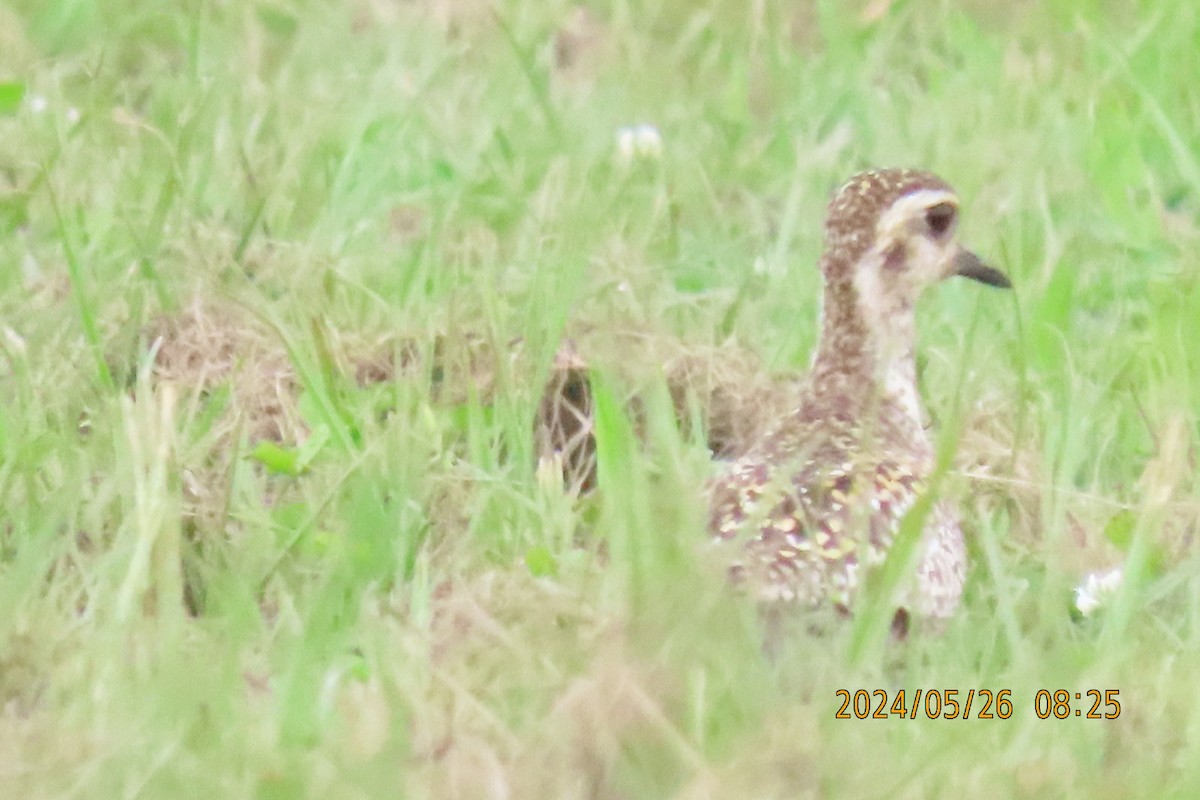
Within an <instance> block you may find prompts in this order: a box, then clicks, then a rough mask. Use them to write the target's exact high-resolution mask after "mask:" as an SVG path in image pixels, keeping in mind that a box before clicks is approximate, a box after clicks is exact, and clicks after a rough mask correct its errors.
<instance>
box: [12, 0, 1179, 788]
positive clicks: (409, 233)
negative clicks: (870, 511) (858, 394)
mask: <svg viewBox="0 0 1200 800" xmlns="http://www.w3.org/2000/svg"><path fill="white" fill-rule="evenodd" d="M1198 17H1200V9H1198V7H1197V6H1196V4H1195V3H1193V2H1191V1H1190V0H1166V2H1162V3H1158V4H1153V5H1151V4H1141V3H1134V2H1128V3H1126V2H1100V0H1085V2H1073V1H1071V2H1069V1H1068V0H1054V1H1052V2H1041V3H1033V2H1016V3H993V2H964V3H961V4H955V3H950V2H934V3H918V2H903V0H897V2H890V3H889V2H879V1H876V2H871V3H869V4H856V3H838V2H832V0H828V1H826V2H817V3H815V4H808V3H783V2H768V1H767V0H756V1H755V2H741V1H740V0H739V1H738V2H733V1H730V2H712V3H688V2H682V1H681V0H660V1H659V2H647V3H627V2H621V1H620V0H617V1H616V2H611V3H596V4H590V5H588V6H585V7H576V6H572V5H570V4H568V3H564V2H557V1H552V2H544V3H539V2H524V0H518V1H514V2H501V3H497V4H495V5H494V6H490V5H488V4H487V3H485V2H482V0H461V2H455V0H412V1H411V2H399V1H397V2H385V0H349V1H348V2H345V3H332V2H330V3H323V2H315V0H313V1H310V0H297V1H296V2H282V1H281V2H267V1H265V0H264V2H252V1H249V2H222V3H201V2H184V3H178V4H170V5H162V4H146V3H136V2H132V0H114V1H113V2H109V3H104V4H99V3H89V2H82V1H81V0H52V1H51V2H37V3H34V2H23V0H18V2H16V3H15V4H8V5H5V6H3V7H0V334H2V336H0V355H2V357H0V796H3V797H6V798H67V797H77V798H85V797H86V798H92V797H126V798H134V797H137V798H161V797H222V798H241V797H246V798H262V799H263V800H266V799H267V798H292V797H298V798H303V797H312V798H367V797H372V798H373V797H437V798H455V797H461V798H527V797H556V798H560V797H561V798H574V797H579V798H584V797H588V798H592V797H595V798H643V797H644V798H658V797H681V798H708V797H714V798H718V797H728V798H745V797H762V798H776V797H778V798H785V797H786V798H792V797H843V796H844V797H869V796H885V795H886V796H888V797H944V796H957V797H964V796H965V797H974V796H982V795H985V794H986V795H988V796H1001V797H1003V796H1013V797H1063V796H1079V797H1093V798H1094V797H1101V798H1103V797H1112V798H1118V797H1120V798H1124V797H1132V796H1142V797H1194V796H1196V795H1195V792H1196V791H1197V787H1200V694H1198V693H1197V692H1196V686H1197V683H1198V681H1200V569H1198V567H1200V561H1198V559H1197V555H1196V547H1195V542H1194V536H1195V531H1196V525H1197V521H1198V518H1200V498H1198V496H1197V486H1196V483H1195V479H1194V465H1195V459H1196V452H1195V443H1196V436H1197V415H1196V409H1197V407H1198V403H1200V335H1197V326H1198V324H1200V323H1198V320H1200V260H1198V257H1197V255H1196V254H1197V252H1200V83H1197V80H1196V77H1197V76H1198V75H1200V18H1198ZM642 123H644V124H651V125H653V126H655V127H656V129H657V131H658V132H659V134H660V136H661V152H660V153H657V154H656V153H648V154H646V155H643V156H635V157H632V158H628V159H625V158H622V157H621V155H620V152H619V148H618V147H617V142H618V138H619V137H618V131H619V130H620V129H621V128H622V127H625V126H629V125H634V124H642ZM876 165H897V166H921V167H926V168H929V169H933V170H935V171H937V172H938V173H940V174H941V175H943V176H944V177H946V178H947V179H948V180H949V181H951V182H952V183H953V184H954V185H955V186H956V187H957V188H958V189H959V191H960V192H961V194H962V196H963V202H964V214H963V225H962V228H961V236H962V238H963V239H964V241H966V242H967V243H969V244H970V245H971V246H972V247H973V248H974V249H975V250H976V251H977V252H980V253H982V254H984V255H985V256H987V257H989V258H990V259H991V260H992V261H993V262H994V263H996V264H997V265H999V266H1002V267H1003V268H1004V269H1006V270H1007V271H1008V272H1009V273H1010V274H1011V276H1012V278H1013V282H1014V284H1015V285H1016V291H1015V292H1014V293H1012V294H1007V295H1006V294H1002V293H999V292H995V291H992V290H986V289H982V288H980V287H978V286H975V285H967V284H966V282H953V281H952V282H950V283H948V284H946V285H944V286H942V287H939V288H938V289H936V290H935V291H933V292H931V296H930V297H928V298H927V299H926V301H925V302H924V304H923V306H922V308H921V310H920V317H921V319H920V323H921V330H922V346H921V372H922V380H923V394H924V396H925V400H926V405H927V407H928V408H929V410H930V412H931V415H932V417H933V418H934V419H935V420H936V421H937V423H938V424H939V426H940V428H941V429H942V430H946V431H951V432H954V431H958V432H959V435H958V436H957V437H956V443H957V449H956V452H955V458H954V462H953V463H954V469H953V470H952V472H951V473H950V474H949V475H948V480H947V481H946V486H945V487H944V489H945V491H946V492H947V493H949V494H952V495H953V496H955V497H957V498H959V499H960V501H961V504H962V507H963V510H964V517H965V519H966V524H967V529H968V533H969V538H970V546H971V550H972V556H973V568H972V573H971V582H970V587H969V592H968V597H967V600H966V603H965V606H964V608H963V610H962V612H961V613H960V615H959V616H958V617H957V618H956V619H955V620H954V621H953V622H952V623H951V624H950V625H949V626H948V629H947V630H946V631H945V632H944V633H943V634H942V635H940V636H932V635H929V636H917V637H914V638H913V639H912V640H911V641H909V642H907V643H905V644H904V645H902V646H889V645H887V644H886V643H883V642H881V641H879V637H878V636H875V635H872V631H873V630H874V628H873V627H872V625H871V624H870V623H871V622H872V616H871V615H870V614H866V615H864V617H862V618H861V619H862V620H865V621H860V622H859V623H856V624H855V625H853V626H845V627H844V628H841V629H839V630H837V631H835V632H833V633H832V634H830V635H828V636H825V637H823V638H814V637H811V636H808V635H806V634H803V633H799V632H798V633H797V634H796V636H795V637H794V638H793V639H792V640H791V641H790V642H789V644H788V646H787V647H785V648H784V652H782V653H781V654H780V656H779V657H778V658H777V659H776V660H774V661H771V660H768V659H767V658H765V657H764V656H763V654H762V651H761V647H760V643H761V630H760V626H759V623H758V621H757V619H756V616H755V613H754V609H753V608H751V607H750V605H749V604H748V603H747V602H746V601H745V600H743V599H741V598H737V597H734V596H732V595H731V594H729V593H728V592H727V591H726V590H725V588H724V585H723V581H722V580H721V578H720V573H719V570H717V569H716V568H714V567H713V566H712V565H710V564H707V563H706V562H705V560H704V558H703V547H702V543H703V541H704V534H703V525H702V522H701V513H702V512H701V509H702V506H701V501H700V499H699V497H700V494H699V491H700V486H701V485H702V483H703V480H704V476H705V475H706V474H707V472H708V470H709V460H708V455H707V452H706V450H705V447H704V444H703V442H702V441H695V440H692V439H689V438H686V437H683V436H681V435H679V433H678V432H677V430H676V428H675V425H674V422H673V416H672V414H671V411H670V408H669V403H668V401H667V400H666V391H665V389H664V386H663V382H662V380H661V379H658V380H655V379H654V375H655V374H656V372H655V367H654V365H653V364H652V363H647V364H644V365H643V366H644V367H645V369H644V371H643V374H644V375H646V376H648V377H647V381H648V383H647V385H648V389H647V390H646V398H647V400H646V402H645V410H644V418H645V419H644V422H643V425H642V427H644V428H645V431H644V434H645V439H646V441H647V443H646V444H645V445H644V446H642V445H639V444H638V439H637V437H636V436H635V434H634V428H635V425H634V423H633V422H632V421H631V420H630V419H629V418H628V417H627V416H626V415H624V414H623V413H622V412H621V405H620V403H619V401H618V400H617V399H616V398H618V397H619V395H620V392H621V391H622V389H621V385H620V382H619V381H618V380H617V379H615V378H614V379H613V380H611V381H606V382H605V386H607V387H608V388H607V389H606V394H605V395H604V396H603V397H602V398H601V399H602V400H604V399H607V400H608V402H607V403H606V404H605V405H604V406H603V408H602V411H603V412H604V413H603V414H602V416H601V420H600V424H601V427H602V430H601V437H602V441H601V457H602V459H603V461H602V464H601V469H602V478H603V479H605V488H604V491H603V493H602V496H600V497H598V498H597V499H594V500H592V501H589V502H585V503H576V502H574V501H573V500H572V498H570V497H568V496H565V495H564V494H563V493H562V491H561V490H560V489H559V487H558V486H557V484H556V481H555V480H554V478H553V476H550V475H547V473H546V472H545V471H543V472H542V473H539V472H538V471H537V470H536V469H535V463H534V462H535V459H534V456H533V445H532V436H531V422H532V418H533V414H534V411H535V409H536V407H537V403H538V397H539V393H540V391H541V387H542V384H543V381H544V380H545V377H546V375H547V371H548V370H549V368H550V364H551V361H552V356H553V354H554V352H555V350H556V349H557V348H558V347H559V344H560V342H561V341H562V339H563V337H564V336H570V337H572V338H575V339H577V340H578V341H580V342H586V343H587V346H589V347H591V348H592V350H591V351H589V352H588V353H587V354H586V355H587V356H588V357H589V358H590V359H594V360H595V361H596V363H597V364H600V365H601V368H600V373H601V377H602V378H603V376H604V375H606V374H607V372H606V370H605V368H604V367H603V365H604V364H611V365H619V366H623V367H626V368H628V367H629V366H630V362H633V361H636V360H637V358H645V359H646V361H648V362H652V359H650V358H648V357H646V353H647V352H650V353H652V352H654V347H653V346H648V347H646V348H641V349H639V348H638V347H630V346H629V345H628V343H629V342H630V341H636V342H639V343H646V342H649V343H654V342H659V341H663V342H666V341H670V342H676V343H678V342H682V343H683V347H685V348H686V349H688V350H689V351H692V352H694V353H695V354H698V355H697V357H699V358H708V359H713V360H717V359H720V358H733V359H734V360H736V361H738V363H741V364H745V363H753V364H757V365H761V368H762V370H764V371H769V372H771V373H787V372H789V371H796V370H802V369H803V368H804V366H805V365H806V363H807V359H808V354H809V352H810V350H811V347H812V345H813V339H814V335H815V320H816V314H817V307H816V300H817V296H818V288H819V280H818V277H819V276H818V274H817V271H816V270H815V268H814V263H815V261H816V258H817V256H818V253H819V249H820V220H821V216H822V213H823V208H824V204H825V202H826V201H827V199H828V196H829V193H830V192H831V191H832V190H833V189H834V188H835V187H836V186H837V185H838V184H839V182H840V181H842V180H843V179H845V178H846V177H848V176H849V175H850V174H851V173H853V172H854V171H856V170H858V169H860V168H864V167H867V166H876ZM730 353H733V355H732V356H731V355H730ZM615 371H616V370H614V373H615ZM945 441H948V442H950V443H954V441H953V440H952V439H946V440H945ZM1114 565H1123V566H1124V574H1125V580H1124V582H1123V584H1122V586H1121V589H1120V590H1119V591H1118V592H1117V593H1116V594H1115V595H1114V596H1113V597H1112V598H1111V599H1110V602H1109V604H1108V605H1107V607H1106V608H1105V609H1103V610H1102V611H1100V612H1098V613H1097V614H1095V615H1093V616H1092V617H1089V618H1087V619H1078V618H1077V615H1073V614H1072V611H1071V609H1072V588H1073V587H1074V586H1075V585H1076V584H1077V583H1078V582H1079V581H1080V579H1081V577H1082V576H1083V575H1084V573H1086V572H1087V571H1088V570H1092V569H1098V568H1105V567H1108V566H1114ZM1043 688H1044V689H1050V690H1055V689H1060V688H1061V689H1066V690H1068V691H1070V692H1072V693H1074V692H1083V691H1086V690H1088V689H1099V690H1106V689H1115V690H1118V691H1119V698H1120V703H1121V709H1122V710H1121V714H1120V716H1119V718H1117V719H1115V720H1088V719H1083V718H1074V717H1073V716H1072V717H1071V718H1068V719H1065V720H1057V719H1054V718H1050V719H1046V720H1042V719H1039V718H1038V716H1037V715H1036V714H1035V708H1034V699H1035V693H1036V692H1037V691H1038V690H1039V689H1043ZM838 689H849V690H856V689H867V690H875V689H883V690H886V691H888V692H889V693H891V694H892V696H895V693H896V692H897V691H898V690H900V689H905V690H906V691H907V692H908V694H909V696H910V697H911V695H912V693H913V692H915V690H917V689H922V690H925V691H928V690H934V689H936V690H947V689H957V690H959V693H960V700H961V699H962V696H963V695H965V694H966V693H967V692H968V691H969V690H971V689H989V690H992V691H993V692H999V691H1000V690H1005V689H1007V690H1010V691H1011V701H1012V712H1011V716H1010V718H1008V719H992V720H984V719H976V718H975V717H976V716H977V714H978V711H979V710H980V709H979V707H978V703H977V704H976V708H975V710H974V711H973V712H972V718H971V719H969V720H961V719H959V720H953V721H950V720H943V719H936V720H929V719H924V718H920V719H904V720H898V719H889V720H886V721H884V720H870V719H868V720H858V719H851V720H848V721H847V720H837V719H835V712H836V710H837V708H838V706H839V705H840V701H839V700H838V698H837V696H836V694H835V693H836V691H837V690H838ZM1088 706H1090V703H1089V702H1088V701H1087V700H1086V699H1085V700H1083V701H1073V702H1072V708H1079V709H1081V710H1083V711H1085V712H1086V711H1087V708H1088ZM922 717H923V715H922Z"/></svg>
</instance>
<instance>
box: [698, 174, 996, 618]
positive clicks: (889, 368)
mask: <svg viewBox="0 0 1200 800" xmlns="http://www.w3.org/2000/svg"><path fill="white" fill-rule="evenodd" d="M958 205H959V201H958V196H957V195H956V194H955V192H954V190H953V189H951V187H950V186H949V185H948V184H947V183H946V182H945V181H943V180H942V179H941V178H939V177H937V176H936V175H933V174H931V173H928V172H921V171H916V170H907V169H885V170H875V171H871V172H863V173H861V174H859V175H856V176H854V177H853V178H851V179H850V181H849V182H848V183H846V184H845V185H844V186H842V188H841V189H839V190H838V191H837V193H836V194H835V195H834V197H833V200H832V201H831V202H830V205H829V209H828V215H827V217H826V220H825V250H824V254H823V255H822V256H821V260H820V266H821V272H822V275H823V279H824V299H823V305H822V321H821V332H820V341H819V343H818V346H817V350H816V354H815V356H814V357H813V362H812V369H811V370H810V373H809V375H808V378H807V380H806V381H805V382H804V383H803V387H802V388H801V390H800V393H799V398H798V403H797V404H796V405H795V407H794V409H793V410H791V411H790V412H789V413H787V414H786V415H784V416H783V417H782V418H781V419H779V420H777V422H776V423H775V424H774V425H773V426H772V427H771V428H770V429H769V431H768V432H767V433H766V434H765V435H764V436H763V438H762V439H761V440H760V441H759V442H758V443H757V444H756V445H754V446H753V447H752V448H751V449H750V451H749V452H748V453H747V454H746V455H745V456H743V457H742V458H740V459H738V460H737V461H735V462H733V463H731V464H730V465H728V467H727V468H726V469H725V470H724V471H723V473H722V474H721V475H720V476H719V477H718V478H717V479H716V480H715V481H714V482H713V483H712V485H711V487H710V490H711V491H710V495H709V497H710V517H709V527H710V532H711V534H712V536H713V537H715V539H716V540H717V541H718V542H722V543H723V545H722V546H729V547H732V548H733V553H732V554H731V559H732V562H733V563H732V566H731V567H730V574H731V577H732V578H733V580H734V581H735V582H736V583H739V584H741V585H744V586H746V587H747V588H748V589H749V590H750V591H751V592H752V593H753V594H754V595H755V596H756V597H757V598H758V599H760V600H763V601H768V602H770V601H787V602H790V603H793V604H796V605H802V606H807V607H819V606H827V607H828V606H832V607H833V608H836V609H838V610H840V611H847V612H848V611H850V610H852V608H853V605H854V599H855V597H856V594H857V592H858V588H859V586H860V585H861V582H862V578H863V574H864V570H869V569H870V568H872V567H875V566H878V565H879V564H881V563H882V562H883V561H884V559H885V558H886V556H887V554H888V552H889V548H890V547H891V545H892V542H893V539H894V537H895V535H896V532H897V530H898V528H899V526H900V522H901V520H902V518H903V517H904V515H905V514H906V513H907V512H908V511H909V509H911V508H912V507H913V504H914V502H915V501H916V499H917V498H918V497H919V496H920V494H921V492H922V491H924V489H925V486H926V483H927V481H928V479H929V477H930V475H931V473H932V472H933V469H934V450H933V445H932V443H931V441H930V437H929V434H928V433H927V432H926V428H925V424H924V421H923V419H922V412H921V405H920V402H919V399H918V393H917V382H916V364H915V358H914V345H915V339H916V331H915V320H914V306H915V305H916V302H917V299H918V297H919V296H920V294H921V292H922V291H923V290H924V289H925V288H926V287H927V286H930V285H932V284H934V283H937V282H939V281H941V280H942V279H944V278H947V277H950V276H952V275H963V276H966V277H968V278H973V279H975V280H977V281H981V282H983V283H985V284H990V285H991V286H997V287H1002V288H1009V287H1010V286H1011V284H1010V283H1009V280H1008V278H1007V276H1005V274H1004V273H1003V272H1001V271H999V270H997V269H994V268H992V267H990V266H987V265H985V264H984V263H983V262H982V261H981V260H980V259H979V258H978V257H977V256H976V255H975V254H973V253H972V252H970V251H969V250H966V249H964V248H963V247H962V246H961V245H959V244H958V242H957V240H956V239H955V229H956V223H957V220H958ZM966 572H967V553H966V547H965V545H964V542H963V535H962V530H961V527H960V525H959V520H958V517H957V515H956V513H955V511H954V509H953V507H952V506H951V505H950V504H948V503H946V502H944V501H937V502H936V503H934V504H933V506H932V508H931V510H930V512H929V514H928V516H926V517H925V520H924V526H923V530H922V538H921V541H920V544H919V555H918V562H917V567H916V574H915V575H914V576H913V578H912V581H911V583H910V584H909V585H908V587H907V588H906V590H905V595H904V597H903V598H902V600H901V605H900V612H902V613H904V614H908V613H913V614H917V615H919V616H922V617H933V618H944V617H948V616H950V615H951V614H953V612H954V610H955V609H956V608H957V607H958V604H959V601H960V599H961V597H962V591H963V583H964V581H965V578H966ZM900 612H898V613H900Z"/></svg>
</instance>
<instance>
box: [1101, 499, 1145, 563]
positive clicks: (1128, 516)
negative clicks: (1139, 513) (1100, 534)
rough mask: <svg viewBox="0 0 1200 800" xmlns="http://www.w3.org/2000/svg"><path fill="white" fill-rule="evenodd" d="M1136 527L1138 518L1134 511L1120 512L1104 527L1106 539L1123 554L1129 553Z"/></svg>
mask: <svg viewBox="0 0 1200 800" xmlns="http://www.w3.org/2000/svg"><path fill="white" fill-rule="evenodd" d="M1136 525H1137V517H1135V516H1134V515H1133V512H1132V511H1128V510H1126V511H1118V512H1117V513H1116V514H1114V515H1113V517H1112V519H1110V520H1109V521H1108V524H1107V525H1105V526H1104V538H1105V539H1108V541H1110V542H1112V544H1113V546H1114V547H1116V548H1117V549H1118V550H1120V551H1121V552H1122V553H1128V552H1129V547H1130V546H1131V545H1132V544H1133V529H1134V527H1136Z"/></svg>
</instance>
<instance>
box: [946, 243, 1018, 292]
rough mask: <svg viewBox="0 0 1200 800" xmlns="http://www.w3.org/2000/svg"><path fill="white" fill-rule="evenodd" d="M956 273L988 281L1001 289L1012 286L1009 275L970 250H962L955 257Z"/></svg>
mask: <svg viewBox="0 0 1200 800" xmlns="http://www.w3.org/2000/svg"><path fill="white" fill-rule="evenodd" d="M954 274H955V275H962V276H963V277H964V278H971V279H972V280H976V281H979V282H980V283H986V284H987V285H988V286H996V287H998V288H1000V289H1011V288H1012V281H1010V280H1009V279H1008V276H1007V275H1005V274H1004V273H1003V272H1001V271H1000V270H998V269H996V268H995V267H989V266H988V265H987V264H985V263H983V262H982V261H980V260H979V256H977V255H975V254H974V253H972V252H971V251H970V250H960V251H959V253H958V255H956V256H955V257H954Z"/></svg>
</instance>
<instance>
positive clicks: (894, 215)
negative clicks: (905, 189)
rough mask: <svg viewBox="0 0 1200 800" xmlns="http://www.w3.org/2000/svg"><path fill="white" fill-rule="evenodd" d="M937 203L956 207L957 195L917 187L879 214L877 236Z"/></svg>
mask: <svg viewBox="0 0 1200 800" xmlns="http://www.w3.org/2000/svg"><path fill="white" fill-rule="evenodd" d="M938 203H949V204H950V205H952V206H954V207H955V208H958V195H956V194H955V193H954V192H948V191H946V190H945V189H918V190H917V191H915V192H910V193H908V194H906V195H904V196H903V197H901V198H899V199H898V200H896V202H894V203H892V205H891V206H890V207H889V208H888V209H887V211H885V212H883V214H882V215H880V217H879V225H878V226H877V228H876V235H877V237H883V236H886V235H888V234H891V233H894V232H895V231H897V230H899V229H900V228H901V227H903V226H904V225H905V224H906V223H907V222H908V221H909V220H910V219H912V218H913V217H914V216H915V215H916V214H918V213H924V211H925V209H927V208H929V207H930V206H935V205H937V204H938Z"/></svg>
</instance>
